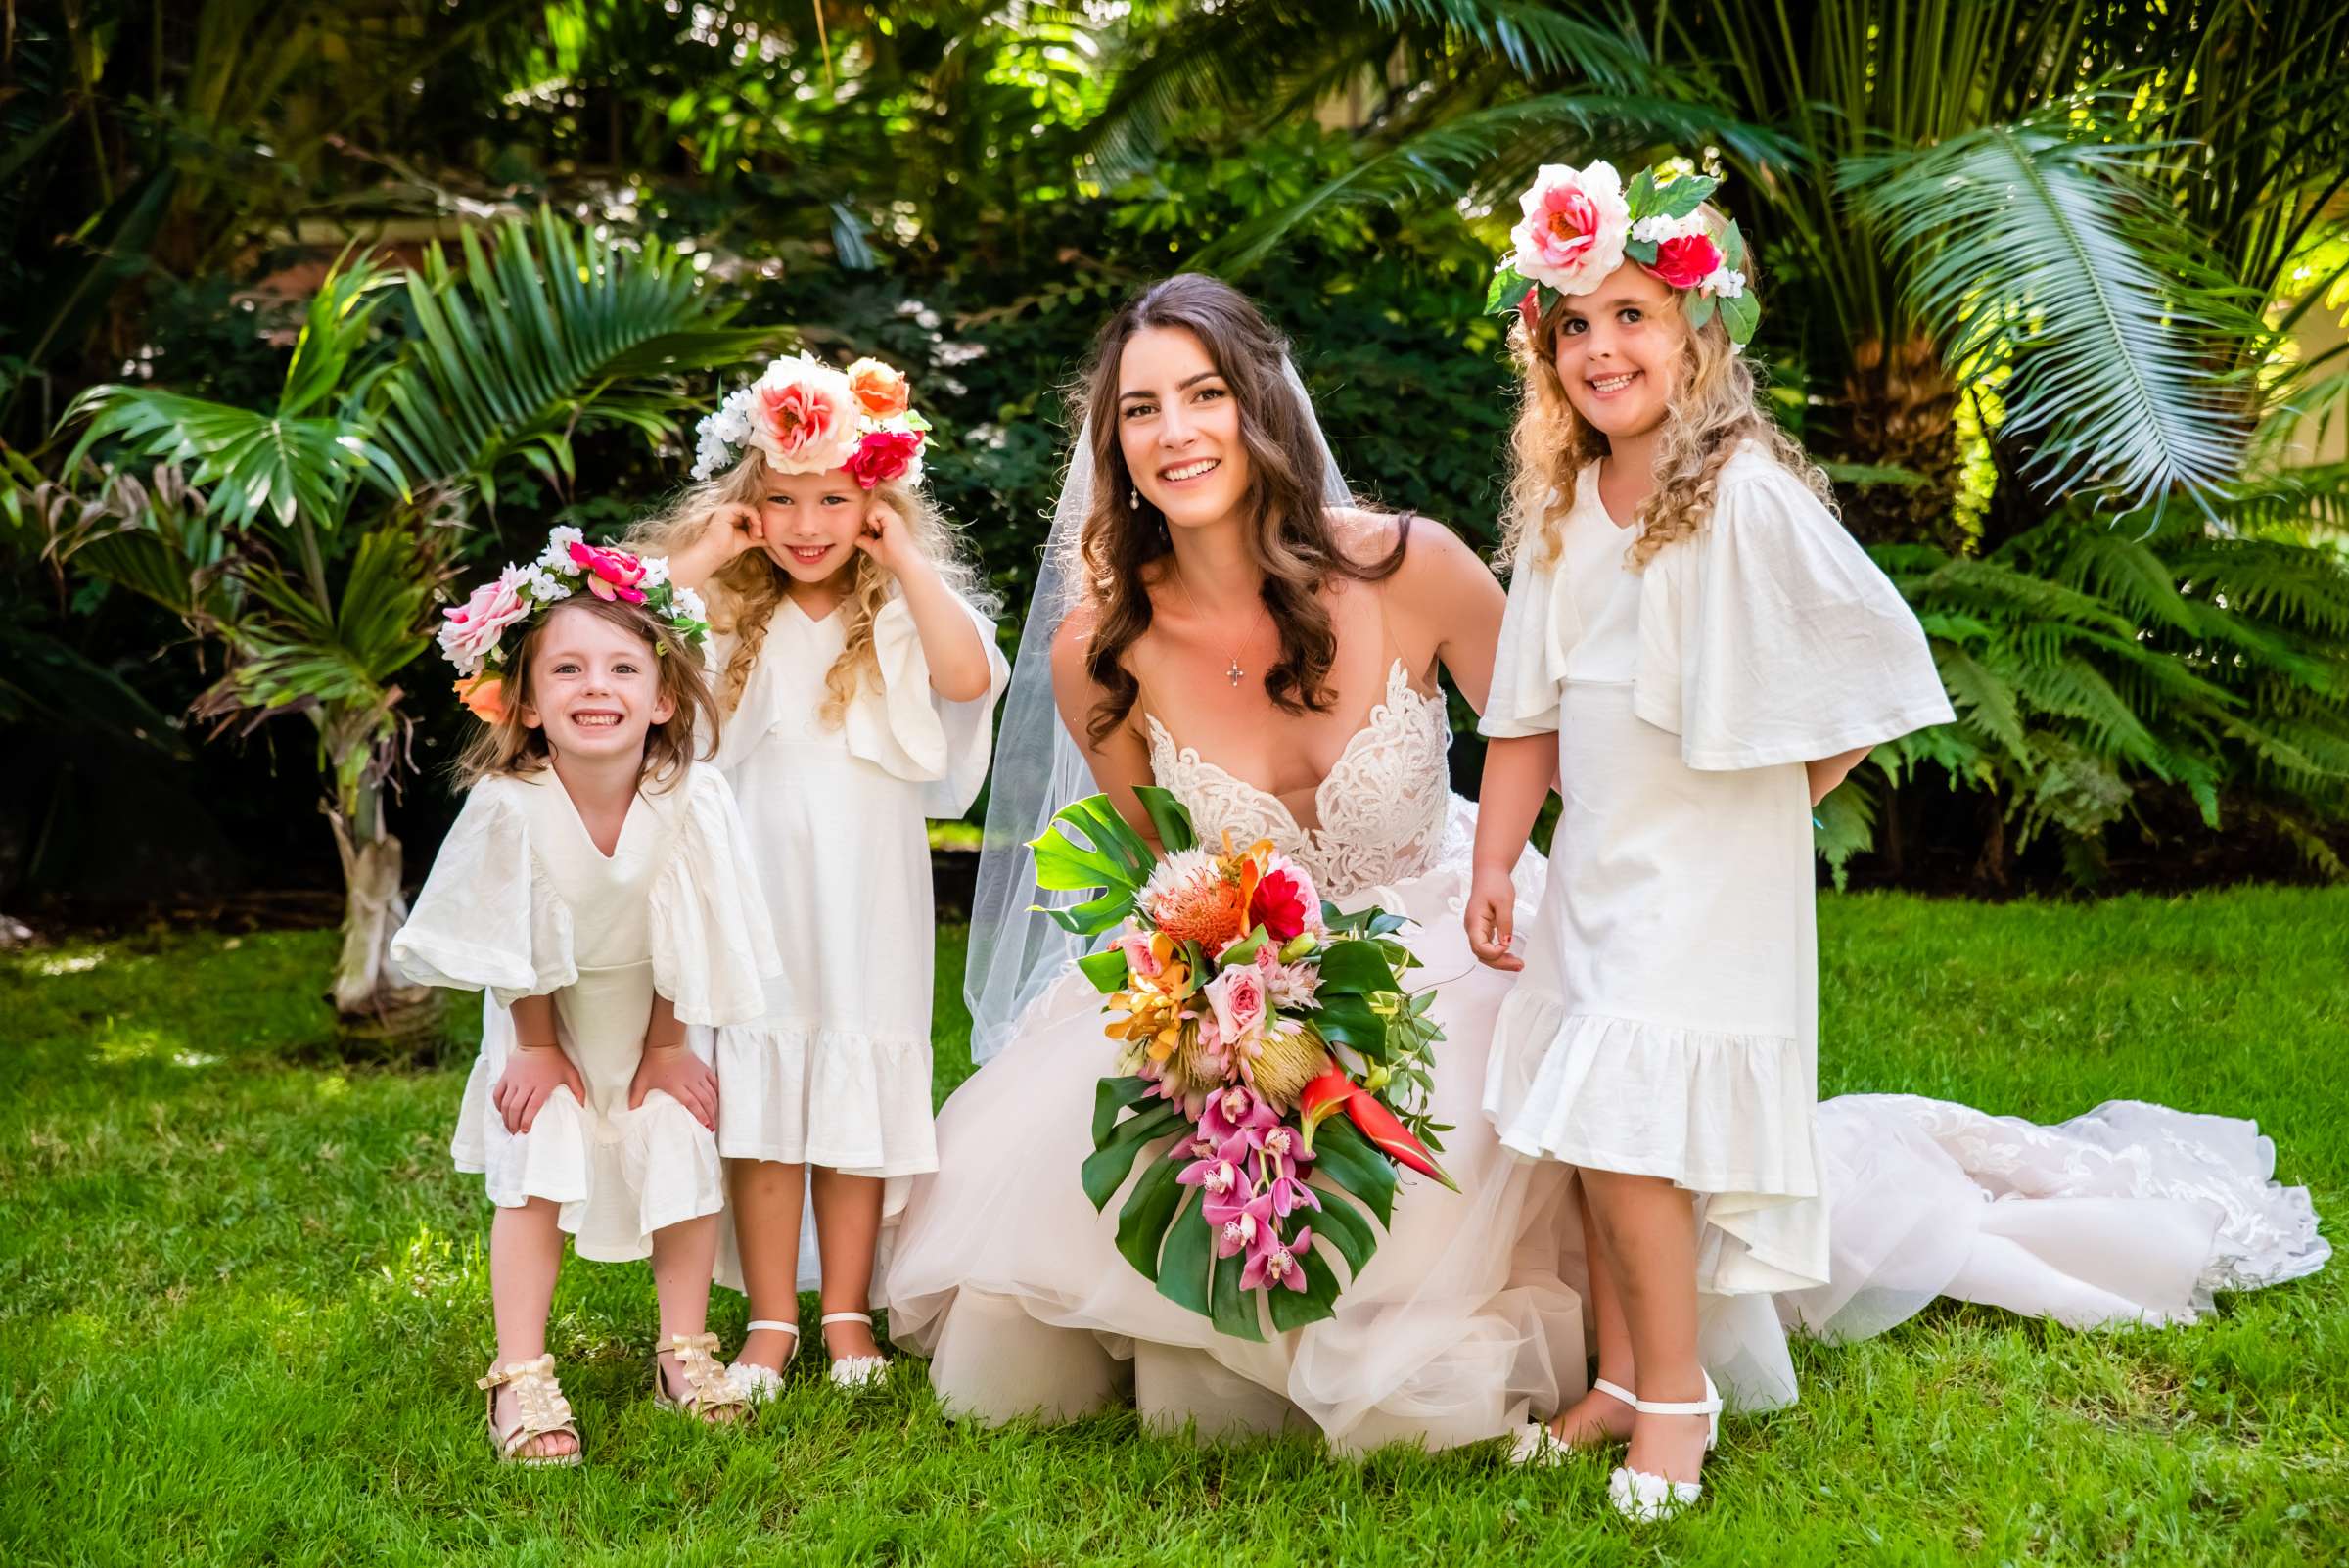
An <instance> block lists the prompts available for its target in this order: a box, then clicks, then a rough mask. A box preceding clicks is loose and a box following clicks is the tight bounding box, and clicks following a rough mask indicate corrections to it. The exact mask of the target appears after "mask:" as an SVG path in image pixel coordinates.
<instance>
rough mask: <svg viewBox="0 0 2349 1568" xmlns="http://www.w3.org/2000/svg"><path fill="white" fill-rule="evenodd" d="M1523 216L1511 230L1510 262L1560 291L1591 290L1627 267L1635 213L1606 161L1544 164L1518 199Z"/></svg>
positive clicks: (1612, 166)
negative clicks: (1626, 246) (1625, 261)
mask: <svg viewBox="0 0 2349 1568" xmlns="http://www.w3.org/2000/svg"><path fill="white" fill-rule="evenodd" d="M1517 205H1518V207H1519V208H1520V209H1521V210H1522V211H1523V212H1524V214H1525V215H1524V218H1523V219H1522V220H1521V221H1520V222H1519V223H1518V225H1517V226H1516V227H1515V228H1514V229H1511V230H1510V231H1509V243H1510V244H1512V245H1513V246H1515V247H1516V252H1515V254H1514V256H1513V258H1512V260H1511V263H1510V264H1511V265H1513V266H1515V267H1516V269H1517V271H1518V273H1519V274H1520V275H1521V276H1523V277H1525V278H1527V279H1529V280H1531V281H1532V282H1535V283H1543V284H1547V285H1548V286H1549V287H1550V288H1552V289H1555V290H1557V291H1558V293H1560V294H1589V292H1590V291H1591V290H1592V289H1595V288H1597V287H1598V285H1599V283H1600V281H1601V280H1603V279H1604V278H1605V277H1606V276H1607V274H1608V273H1610V272H1613V271H1614V270H1615V269H1616V268H1617V267H1619V266H1621V265H1623V244H1624V241H1626V240H1628V239H1630V238H1631V229H1632V212H1631V208H1630V206H1629V205H1628V204H1627V203H1626V202H1625V200H1624V195H1623V177H1622V176H1621V175H1619V174H1617V173H1616V172H1615V165H1614V164H1612V163H1609V162H1607V161H1605V160H1604V159H1601V160H1599V161H1596V162H1594V163H1591V164H1590V165H1589V167H1587V168H1580V169H1577V168H1570V167H1568V166H1567V165H1566V164H1564V163H1544V164H1543V165H1542V172H1541V174H1540V175H1539V176H1537V177H1536V179H1535V180H1534V183H1533V186H1532V188H1531V189H1529V190H1528V191H1527V192H1526V193H1525V195H1524V196H1523V197H1521V198H1519V199H1518V204H1517Z"/></svg>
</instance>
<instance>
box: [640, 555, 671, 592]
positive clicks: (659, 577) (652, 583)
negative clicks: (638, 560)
mask: <svg viewBox="0 0 2349 1568" xmlns="http://www.w3.org/2000/svg"><path fill="white" fill-rule="evenodd" d="M667 581H668V556H666V555H648V556H646V557H645V558H644V580H643V581H641V582H639V583H638V584H637V586H638V587H640V588H642V589H644V591H645V592H647V593H650V592H652V591H653V590H654V589H655V588H658V587H659V586H661V584H662V583H664V582H667Z"/></svg>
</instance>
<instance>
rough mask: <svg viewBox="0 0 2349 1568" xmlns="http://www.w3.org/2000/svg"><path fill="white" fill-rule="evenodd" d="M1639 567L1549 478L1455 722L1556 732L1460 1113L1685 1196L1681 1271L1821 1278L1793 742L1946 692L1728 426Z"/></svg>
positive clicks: (1906, 717)
mask: <svg viewBox="0 0 2349 1568" xmlns="http://www.w3.org/2000/svg"><path fill="white" fill-rule="evenodd" d="M1716 494H1717V500H1716V503H1715V508H1714V512H1713V516H1712V518H1711V519H1710V521H1709V522H1708V523H1707V525H1706V527H1705V528H1704V529H1703V530H1701V531H1700V532H1699V533H1698V534H1696V535H1695V536H1694V537H1693V538H1691V539H1686V540H1681V541H1679V542H1676V543H1673V544H1669V545H1667V546H1665V547H1664V548H1663V549H1662V550H1661V551H1660V552H1658V554H1657V555H1656V556H1655V558H1654V559H1653V560H1652V561H1650V562H1649V563H1648V564H1647V565H1646V567H1645V569H1644V570H1642V571H1638V572H1635V571H1633V570H1631V569H1630V568H1629V566H1628V564H1627V561H1626V552H1627V551H1628V550H1629V549H1630V547H1631V543H1632V540H1633V538H1634V537H1635V530H1631V529H1625V528H1618V527H1617V526H1616V525H1615V523H1614V521H1613V520H1612V519H1611V518H1610V517H1609V516H1608V514H1607V511H1606V509H1605V507H1604V506H1603V505H1602V504H1601V503H1600V501H1599V496H1598V465H1597V464H1595V463H1593V464H1591V465H1590V466H1589V468H1587V469H1585V470H1584V472H1583V474H1582V476H1581V478H1580V480H1579V482H1578V483H1577V484H1576V487H1575V495H1574V500H1573V505H1572V508H1571V510H1570V511H1569V512H1568V514H1567V516H1566V518H1565V521H1564V528H1563V536H1562V539H1561V541H1560V547H1559V549H1558V550H1557V551H1556V553H1555V554H1554V555H1553V556H1552V557H1551V558H1550V559H1548V560H1535V559H1532V558H1531V556H1532V555H1533V554H1534V552H1533V551H1531V550H1529V552H1528V556H1529V558H1528V559H1526V560H1523V561H1521V562H1520V563H1519V565H1518V567H1517V571H1516V575H1515V577H1514V579H1513V580H1512V582H1511V584H1510V588H1509V602H1508V611H1507V614H1506V616H1505V617H1504V619H1503V622H1502V624H1501V632H1500V648H1499V652H1498V655H1497V661H1496V664H1495V668H1494V672H1493V690H1492V698H1491V701H1490V703H1489V704H1488V706H1487V707H1486V709H1485V713H1484V716H1483V722H1482V725H1481V728H1482V730H1483V732H1484V733H1485V734H1486V735H1488V736H1496V737H1499V736H1519V735H1535V734H1544V733H1550V732H1553V731H1554V732H1555V733H1556V735H1557V740H1558V772H1559V779H1560V785H1559V790H1560V794H1561V797H1562V799H1563V801H1564V810H1563V812H1562V813H1561V815H1560V816H1559V819H1558V825H1557V833H1556V837H1555V839H1554V840H1553V841H1552V843H1551V846H1550V876H1549V883H1548V886H1547V888H1546V890H1545V893H1544V897H1543V902H1542V907H1541V912H1540V914H1539V916H1538V917H1537V919H1536V920H1535V922H1534V925H1533V927H1532V929H1531V930H1529V931H1527V932H1526V933H1525V938H1526V951H1525V965H1526V967H1525V970H1524V972H1523V973H1522V974H1521V975H1520V976H1519V979H1518V984H1517V985H1516V986H1515V987H1514V988H1513V989H1512V991H1511V992H1510V994H1509V998H1508V1000H1507V1001H1506V1002H1505V1003H1504V1004H1503V1005H1502V1007H1501V1010H1500V1016H1499V1019H1498V1021H1497V1024H1496V1026H1495V1028H1496V1034H1495V1038H1494V1048H1493V1052H1492V1055H1491V1058H1490V1060H1489V1064H1488V1074H1487V1078H1486V1084H1485V1094H1484V1108H1485V1114H1486V1115H1487V1117H1488V1118H1489V1119H1490V1120H1491V1121H1492V1123H1493V1125H1494V1128H1495V1129H1496V1130H1497V1132H1498V1133H1499V1135H1500V1140H1501V1142H1502V1143H1504V1144H1505V1145H1507V1146H1508V1147H1509V1148H1511V1149H1514V1150H1516V1151H1517V1152H1518V1153H1520V1154H1522V1155H1525V1156H1528V1157H1531V1158H1543V1159H1550V1160H1558V1161H1563V1162H1565V1163H1566V1164H1569V1165H1575V1166H1589V1167H1593V1168H1595V1169H1598V1170H1603V1171H1620V1172H1628V1173H1632V1174H1635V1175H1641V1176H1668V1177H1670V1178H1671V1179H1672V1180H1673V1181H1674V1182H1676V1183H1677V1184H1679V1185H1680V1186H1681V1187H1684V1188H1686V1189H1688V1190H1689V1191H1691V1192H1694V1193H1697V1194H1699V1195H1700V1196H1701V1200H1702V1201H1701V1205H1700V1209H1699V1217H1700V1230H1699V1236H1698V1267H1699V1288H1700V1289H1701V1290H1702V1291H1703V1292H1705V1293H1707V1294H1709V1295H1717V1296H1735V1295H1747V1294H1753V1293H1759V1292H1772V1291H1792V1290H1802V1289H1806V1288H1810V1287H1816V1286H1819V1285H1822V1284H1824V1283H1825V1281H1826V1279H1827V1275H1828V1251H1827V1207H1826V1203H1825V1201H1824V1197H1823V1188H1822V1181H1823V1177H1824V1171H1823V1162H1822V1160H1821V1158H1820V1152H1819V1134H1818V1130H1817V1125H1816V1123H1817V1118H1816V1106H1817V1099H1818V1081H1819V1058H1818V1021H1819V957H1818V949H1817V937H1816V932H1815V928H1814V903H1815V898H1814V883H1813V876H1814V872H1813V858H1812V856H1813V852H1812V839H1811V809H1810V794H1809V783H1808V778H1807V775H1806V773H1805V770H1804V767H1803V764H1804V763H1805V762H1806V761H1812V760H1814V759H1818V758H1824V757H1831V756H1833V755H1835V754H1837V753H1840V752H1845V751H1849V750H1851V749H1853V748H1855V747H1860V746H1869V745H1874V744H1877V743H1880V742H1883V741H1888V740H1892V739H1894V738H1896V737H1898V736H1901V735H1905V734H1907V733H1909V732H1910V731H1911V730H1915V729H1921V728H1923V727H1925V726H1926V725H1929V724H1938V723H1944V722H1947V721H1948V720H1949V719H1950V718H1951V717H1952V716H1953V715H1952V713H1951V710H1950V705H1949V701H1948V699H1947V697H1946V696H1945V695H1944V694H1943V691H1942V687H1941V681H1940V678H1939V676H1938V675H1937V673H1936V672H1935V669H1934V665H1933V659H1932V654H1931V652H1930V650H1929V649H1928V648H1927V646H1926V643H1925V637H1924V633H1923V632H1922V630H1921V629H1919V627H1918V625H1917V622H1916V618H1915V616H1914V615H1912V614H1911V612H1910V610H1909V607H1908V605H1907V604H1906V603H1904V602H1903V600H1902V599H1901V597H1900V595H1899V593H1898V592H1897V591H1895V589H1894V588H1893V586H1892V584H1891V583H1890V582H1889V581H1888V580H1886V578H1885V576H1884V575H1883V574H1882V573H1881V572H1879V571H1878V570H1877V569H1876V566H1875V564H1874V563H1873V562H1872V561H1870V560H1869V559H1868V558H1867V555H1866V553H1865V551H1863V550H1862V549H1861V548H1860V546H1859V545H1858V543H1856V542H1855V541H1854V540H1853V539H1852V537H1851V535H1850V534H1849V533H1847V532H1846V531H1845V530H1844V529H1843V527H1842V526H1841V525H1840V524H1839V523H1838V522H1837V521H1836V520H1835V518H1834V516H1833V515H1832V514H1830V513H1829V512H1828V511H1827V510H1826V508H1825V507H1824V506H1822V505H1820V504H1819V500H1818V499H1817V497H1815V496H1814V495H1813V494H1812V493H1811V491H1810V490H1809V488H1808V487H1807V486H1806V485H1805V484H1803V482H1802V481H1801V480H1800V479H1798V478H1797V477H1796V476H1795V475H1793V474H1792V473H1789V472H1788V471H1787V470H1786V469H1785V468H1783V467H1782V466H1780V465H1779V464H1778V463H1777V462H1775V461H1774V460H1773V459H1772V458H1771V457H1770V456H1769V455H1768V454H1767V453H1766V452H1765V451H1764V450H1762V449H1761V448H1760V447H1758V446H1756V445H1753V444H1751V443H1748V444H1747V445H1745V446H1743V447H1742V448H1740V450H1739V451H1738V452H1736V453H1735V454H1734V455H1732V456H1731V457H1730V458H1729V459H1728V461H1727V463H1726V464H1724V465H1723V468H1722V471H1721V474H1720V478H1719V482H1718V485H1717V490H1716Z"/></svg>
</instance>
